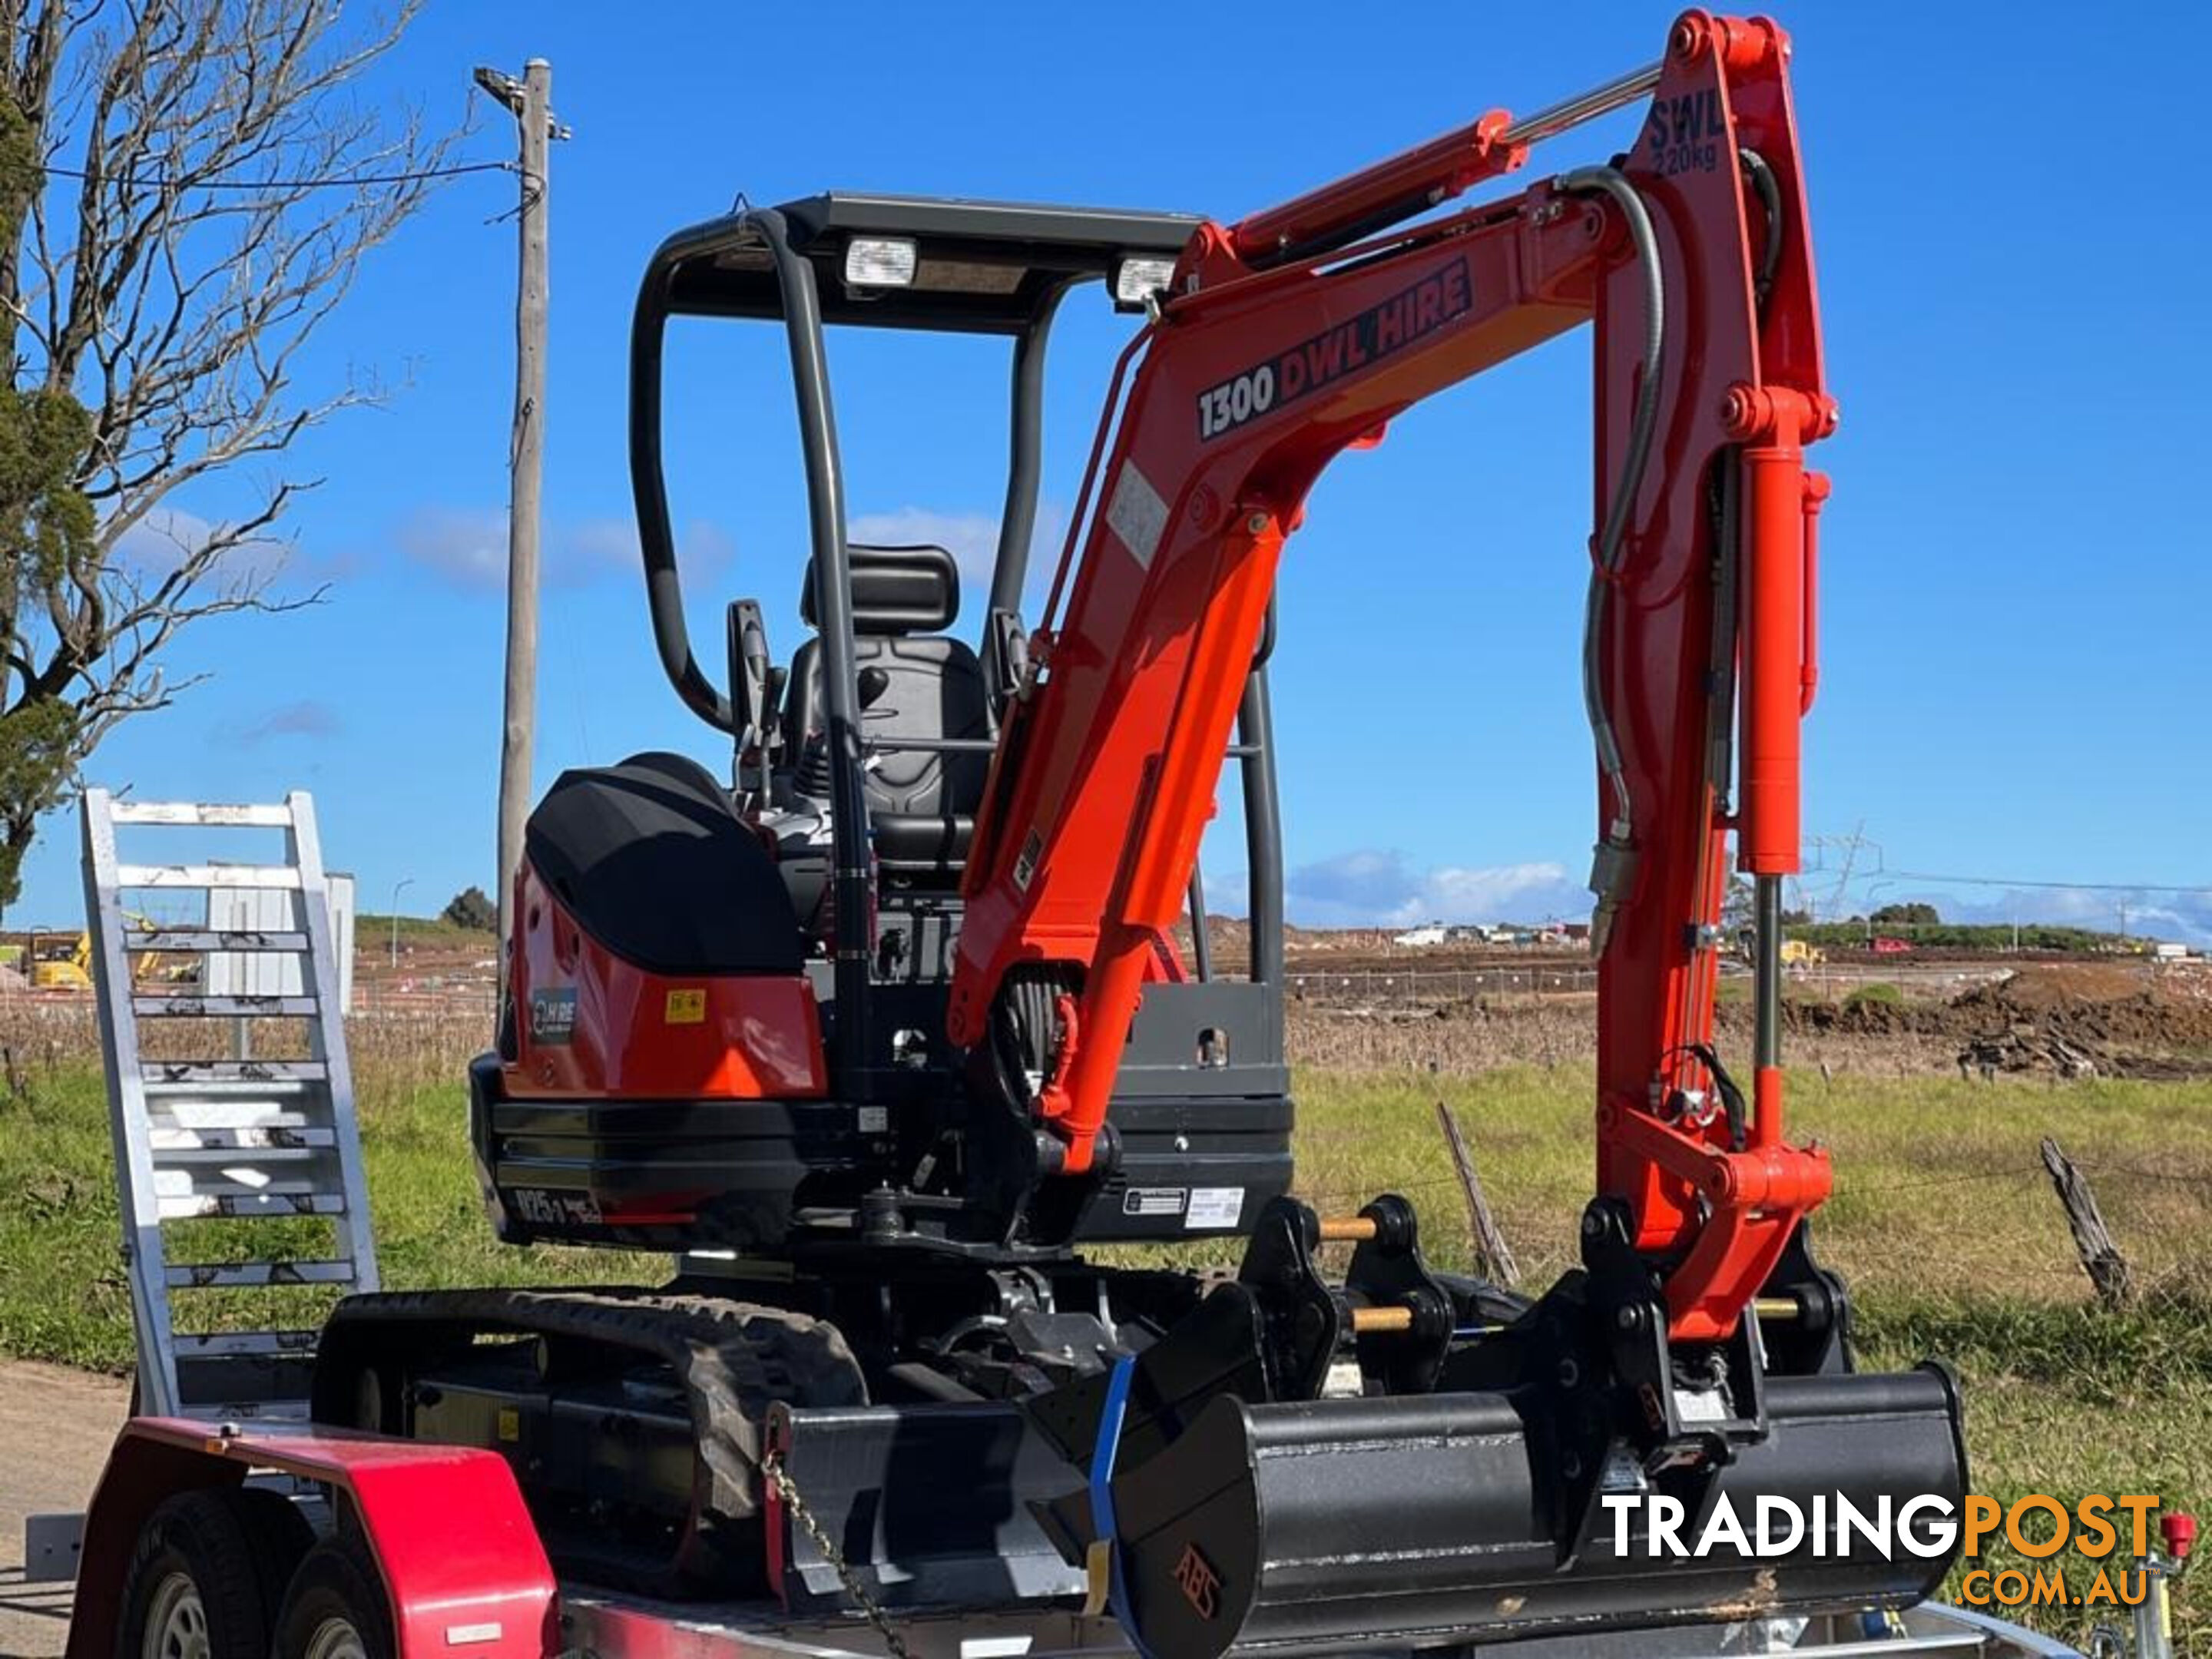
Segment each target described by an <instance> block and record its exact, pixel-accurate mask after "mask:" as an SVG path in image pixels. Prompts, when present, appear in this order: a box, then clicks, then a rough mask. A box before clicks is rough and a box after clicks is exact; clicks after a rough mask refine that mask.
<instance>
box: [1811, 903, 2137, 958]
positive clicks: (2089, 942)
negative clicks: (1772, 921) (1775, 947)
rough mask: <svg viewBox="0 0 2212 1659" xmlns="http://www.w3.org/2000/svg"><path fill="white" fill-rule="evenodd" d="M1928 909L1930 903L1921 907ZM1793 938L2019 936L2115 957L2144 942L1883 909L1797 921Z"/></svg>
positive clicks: (1944, 946) (1960, 947) (1853, 944)
mask: <svg viewBox="0 0 2212 1659" xmlns="http://www.w3.org/2000/svg"><path fill="white" fill-rule="evenodd" d="M1917 908H1921V909H1926V908H1929V907H1927V906H1926V905H1922V906H1919V907H1917ZM1783 932H1784V933H1785V934H1786V935H1787V936H1788V937H1789V938H1790V939H1803V940H1804V941H1805V942H1806V943H1807V944H1808V945H1819V946H1820V947H1821V949H1823V950H1826V951H1839V950H1840V951H1863V950H1864V949H1866V947H1867V945H1868V942H1869V940H1870V939H1903V940H1904V941H1905V943H1906V944H1908V945H1911V946H1912V948H1913V949H1914V950H1916V951H2010V950H2012V949H2013V948H2014V946H2013V940H2014V939H2015V936H2017V938H2018V939H2019V940H2020V945H2019V948H2020V949H2021V950H2023V951H2055V952H2057V953H2059V954H2061V955H2063V956H2110V955H2112V953H2113V952H2114V951H2130V952H2131V951H2136V950H2138V949H2139V948H2140V947H2141V946H2142V940H2141V939H2122V938H2121V937H2120V936H2119V935H2118V933H2100V932H2098V931H2097V930H2096V929H2095V928H2093V927H2057V926H2055V925H2053V924H2051V923H2048V922H2040V921H2024V922H2022V923H2021V925H2020V926H2019V927H2018V928H2017V929H2015V927H2012V925H2011V924H2010V923H2008V922H1964V921H1945V922H1910V921H1907V922H1885V921H1882V920H1881V915H1880V914H1879V913H1878V912H1877V913H1876V915H1875V918H1874V920H1873V921H1865V920H1863V919H1862V918H1859V917H1853V918H1852V919H1850V921H1817V922H1797V923H1793V924H1792V925H1790V926H1789V927H1785V928H1784V930H1783Z"/></svg>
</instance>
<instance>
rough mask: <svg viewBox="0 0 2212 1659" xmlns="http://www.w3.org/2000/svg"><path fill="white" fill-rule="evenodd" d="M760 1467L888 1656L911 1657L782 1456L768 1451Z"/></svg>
mask: <svg viewBox="0 0 2212 1659" xmlns="http://www.w3.org/2000/svg"><path fill="white" fill-rule="evenodd" d="M760 1470H761V1474H763V1476H764V1477H765V1478H766V1479H767V1480H768V1482H769V1485H770V1486H774V1487H775V1492H776V1496H777V1497H779V1498H781V1499H782V1500H783V1504H784V1507H785V1508H786V1509H787V1510H790V1511H791V1512H792V1514H793V1516H796V1517H797V1518H798V1521H799V1525H800V1526H802V1527H804V1528H806V1535H807V1536H808V1537H809V1538H811V1539H812V1540H813V1541H814V1547H815V1548H816V1549H817V1550H820V1551H821V1552H822V1559H823V1560H825V1561H827V1562H828V1563H829V1565H830V1568H831V1569H832V1570H833V1571H835V1572H836V1575H837V1582H838V1583H841V1584H842V1585H843V1586H844V1587H845V1594H846V1595H848V1596H850V1597H851V1598H852V1599H853V1604H854V1606H855V1607H859V1608H860V1611H861V1613H864V1614H865V1615H866V1618H867V1620H868V1622H869V1623H870V1624H872V1625H873V1626H875V1627H876V1633H877V1634H878V1636H881V1637H882V1638H884V1646H885V1647H886V1648H888V1649H890V1656H891V1659H914V1655H913V1653H912V1652H911V1651H910V1650H908V1647H907V1644H906V1638H904V1637H902V1636H901V1635H900V1634H899V1633H898V1632H897V1631H896V1629H895V1628H893V1627H892V1625H891V1620H890V1614H889V1613H885V1612H884V1609H883V1606H882V1604H881V1603H879V1602H878V1601H877V1600H876V1598H875V1597H874V1596H872V1595H869V1594H868V1587H867V1586H866V1584H863V1583H861V1582H860V1575H859V1574H858V1573H856V1572H854V1571H853V1568H852V1564H851V1563H849V1562H848V1561H847V1560H846V1559H845V1552H844V1551H842V1550H841V1549H839V1548H838V1547H837V1546H836V1543H835V1542H833V1541H831V1539H830V1536H829V1529H828V1528H825V1527H824V1526H823V1524H822V1522H820V1521H819V1520H817V1518H816V1517H815V1514H814V1511H813V1510H811V1509H809V1508H807V1506H806V1500H805V1498H801V1497H800V1496H799V1487H798V1486H796V1485H795V1484H794V1483H793V1480H792V1478H791V1473H790V1471H789V1470H787V1469H786V1468H784V1467H783V1455H782V1454H781V1452H776V1451H770V1452H769V1454H768V1455H766V1456H765V1457H763V1458H762V1459H761V1465H760Z"/></svg>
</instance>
